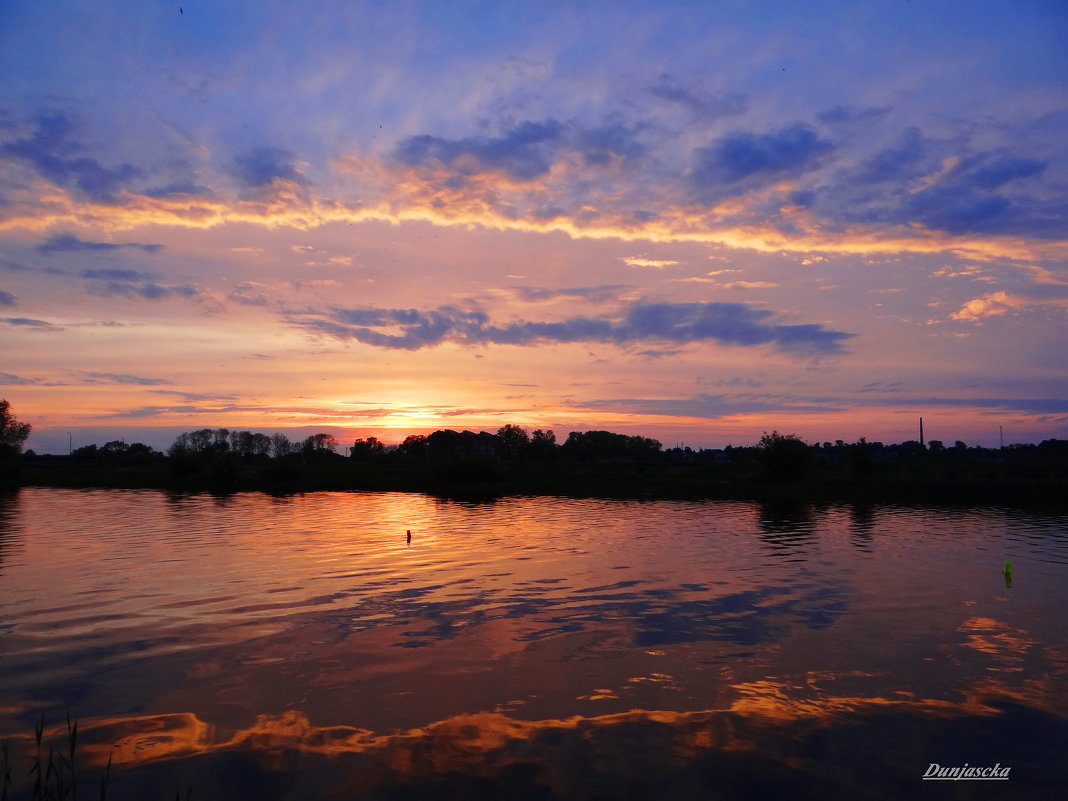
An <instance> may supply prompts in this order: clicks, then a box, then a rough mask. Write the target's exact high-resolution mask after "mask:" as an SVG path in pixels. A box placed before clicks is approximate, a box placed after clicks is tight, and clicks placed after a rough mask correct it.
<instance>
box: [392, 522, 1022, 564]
mask: <svg viewBox="0 0 1068 801" xmlns="http://www.w3.org/2000/svg"><path fill="white" fill-rule="evenodd" d="M408 544H409V545H411V544H412V530H411V529H408ZM1006 564H1008V562H1006Z"/></svg>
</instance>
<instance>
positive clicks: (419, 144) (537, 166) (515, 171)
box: [394, 119, 564, 181]
mask: <svg viewBox="0 0 1068 801" xmlns="http://www.w3.org/2000/svg"><path fill="white" fill-rule="evenodd" d="M563 136H564V125H563V124H562V123H560V122H558V121H557V120H552V119H550V120H546V121H544V122H532V121H527V122H523V123H520V124H519V125H517V126H515V127H514V128H511V129H510V130H508V131H505V132H504V134H503V135H501V136H498V137H489V138H481V139H479V138H473V137H471V138H465V139H443V138H440V137H437V136H430V135H428V134H421V135H419V136H412V137H409V138H408V139H405V140H404V141H402V142H401V143H400V144H399V145H398V146H397V148H396V150H395V151H394V156H395V157H396V158H397V160H398V161H400V162H401V163H403V164H407V165H409V166H430V165H435V164H437V165H441V166H443V167H446V168H448V169H450V170H454V171H456V172H458V173H460V174H461V175H463V174H478V173H484V172H503V173H504V174H505V175H507V176H508V177H510V178H512V179H513V180H516V181H531V180H533V179H534V178H537V177H539V176H541V175H544V174H545V173H547V172H548V171H549V168H550V167H551V166H552V163H553V157H552V152H553V146H554V145H555V144H557V143H559V142H560V141H561V140H562V138H563Z"/></svg>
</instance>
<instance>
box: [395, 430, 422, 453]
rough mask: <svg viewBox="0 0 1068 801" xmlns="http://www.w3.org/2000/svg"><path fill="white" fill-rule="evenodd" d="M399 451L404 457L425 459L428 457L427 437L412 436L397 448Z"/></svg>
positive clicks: (406, 438)
mask: <svg viewBox="0 0 1068 801" xmlns="http://www.w3.org/2000/svg"><path fill="white" fill-rule="evenodd" d="M397 451H398V453H400V454H401V455H402V456H408V457H411V458H417V457H418V458H422V457H425V456H426V455H427V444H426V437H424V436H423V435H422V434H410V435H408V436H407V437H405V438H404V442H402V443H401V444H400V445H398V446H397Z"/></svg>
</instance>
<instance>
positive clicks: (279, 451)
mask: <svg viewBox="0 0 1068 801" xmlns="http://www.w3.org/2000/svg"><path fill="white" fill-rule="evenodd" d="M292 452H293V443H292V442H290V441H289V437H287V436H286V435H285V434H278V433H275V434H271V456H273V457H274V458H275V459H279V458H281V457H283V456H288V455H289V454H290V453H292Z"/></svg>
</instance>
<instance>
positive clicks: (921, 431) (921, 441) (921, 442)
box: [920, 417, 923, 445]
mask: <svg viewBox="0 0 1068 801" xmlns="http://www.w3.org/2000/svg"><path fill="white" fill-rule="evenodd" d="M920 444H921V445H923V418H922V417H921V418H920Z"/></svg>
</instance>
